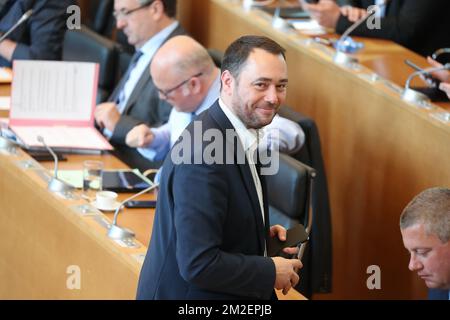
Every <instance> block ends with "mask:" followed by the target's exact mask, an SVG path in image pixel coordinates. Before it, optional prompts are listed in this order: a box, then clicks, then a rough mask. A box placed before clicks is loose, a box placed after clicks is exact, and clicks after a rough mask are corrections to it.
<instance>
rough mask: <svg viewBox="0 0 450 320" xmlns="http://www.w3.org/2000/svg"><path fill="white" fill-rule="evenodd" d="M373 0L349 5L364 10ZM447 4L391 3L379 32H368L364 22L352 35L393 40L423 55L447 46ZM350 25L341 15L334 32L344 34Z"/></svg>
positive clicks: (355, 0) (417, 0)
mask: <svg viewBox="0 0 450 320" xmlns="http://www.w3.org/2000/svg"><path fill="white" fill-rule="evenodd" d="M374 3H375V1H373V0H353V1H351V4H352V5H354V6H356V7H360V8H367V7H368V6H370V5H373V4H374ZM449 12H450V1H448V0H432V1H423V0H422V1H421V0H390V1H389V2H388V3H387V7H386V16H385V17H384V18H382V19H381V29H378V30H377V29H374V30H369V29H368V28H367V25H366V24H365V23H363V24H362V25H361V26H360V27H358V28H357V29H356V30H355V31H353V33H352V34H353V35H355V36H363V37H373V38H382V39H388V40H392V41H394V42H397V43H399V44H401V45H403V46H405V47H407V48H409V49H411V50H412V51H415V52H417V53H419V54H421V55H423V56H428V55H431V54H432V53H433V52H434V51H436V50H437V49H439V48H444V47H450V33H449V30H450V19H449V18H448V13H449ZM350 25H351V23H350V22H349V21H348V19H347V18H346V17H344V16H341V17H340V18H339V20H338V23H337V26H336V31H337V32H338V33H343V32H345V30H346V29H347V28H348V27H349V26H350Z"/></svg>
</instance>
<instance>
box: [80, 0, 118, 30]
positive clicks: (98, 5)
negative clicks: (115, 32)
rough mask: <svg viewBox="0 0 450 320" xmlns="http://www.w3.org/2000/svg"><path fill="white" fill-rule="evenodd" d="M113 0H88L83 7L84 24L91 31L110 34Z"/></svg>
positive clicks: (112, 21)
mask: <svg viewBox="0 0 450 320" xmlns="http://www.w3.org/2000/svg"><path fill="white" fill-rule="evenodd" d="M113 9H114V0H89V3H88V4H87V6H86V7H85V8H83V10H85V11H84V13H85V17H84V18H85V24H86V25H87V26H88V27H89V28H90V29H92V30H93V31H95V32H97V33H99V34H101V35H104V36H110V35H111V29H112V27H113V26H114V17H113V15H112V13H113Z"/></svg>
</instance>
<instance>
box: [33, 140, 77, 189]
mask: <svg viewBox="0 0 450 320" xmlns="http://www.w3.org/2000/svg"><path fill="white" fill-rule="evenodd" d="M37 140H38V141H39V142H40V143H42V144H43V145H44V147H45V148H46V149H47V151H48V152H50V154H51V155H52V157H53V161H54V162H55V169H54V173H53V177H52V178H51V179H50V181H49V183H48V187H47V188H48V190H50V191H51V192H55V193H67V192H70V191H72V190H74V187H72V186H71V185H68V184H67V183H65V182H64V181H62V180H59V179H58V157H57V156H56V154H55V153H54V152H53V150H52V149H51V148H50V147H49V146H48V145H47V143H45V140H44V138H43V137H42V136H37Z"/></svg>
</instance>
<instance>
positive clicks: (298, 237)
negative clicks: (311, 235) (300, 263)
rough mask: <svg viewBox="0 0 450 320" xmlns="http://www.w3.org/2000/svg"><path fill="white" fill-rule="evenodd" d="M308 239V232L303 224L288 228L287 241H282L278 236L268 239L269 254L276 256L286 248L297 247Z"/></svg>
mask: <svg viewBox="0 0 450 320" xmlns="http://www.w3.org/2000/svg"><path fill="white" fill-rule="evenodd" d="M307 239H308V234H307V233H306V231H305V228H304V227H303V225H301V224H297V225H296V226H295V227H293V228H291V229H289V230H287V234H286V241H281V240H279V239H278V237H273V238H269V240H268V241H267V255H268V256H269V257H275V256H278V255H282V254H283V252H282V251H283V249H284V248H290V247H295V246H297V245H299V244H300V243H303V242H305V241H306V240H307Z"/></svg>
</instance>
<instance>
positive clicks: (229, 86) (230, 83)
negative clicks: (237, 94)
mask: <svg viewBox="0 0 450 320" xmlns="http://www.w3.org/2000/svg"><path fill="white" fill-rule="evenodd" d="M220 79H221V81H222V91H223V92H224V93H225V94H226V95H228V96H230V95H231V94H232V92H233V91H232V90H233V87H234V81H235V80H234V77H233V75H232V74H231V72H230V71H228V70H225V71H224V72H223V73H222V75H221V77H220Z"/></svg>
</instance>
